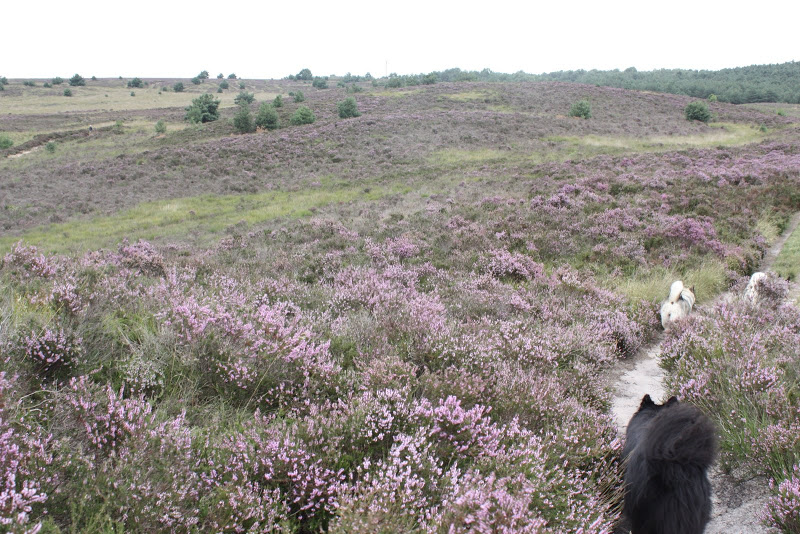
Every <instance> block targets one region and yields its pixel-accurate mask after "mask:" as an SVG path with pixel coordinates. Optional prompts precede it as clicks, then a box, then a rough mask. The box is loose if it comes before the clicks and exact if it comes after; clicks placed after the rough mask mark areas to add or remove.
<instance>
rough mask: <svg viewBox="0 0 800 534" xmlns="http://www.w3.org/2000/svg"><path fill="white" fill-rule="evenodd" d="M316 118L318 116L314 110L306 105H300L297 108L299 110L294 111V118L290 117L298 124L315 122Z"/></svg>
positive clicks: (291, 120) (290, 120) (293, 122)
mask: <svg viewBox="0 0 800 534" xmlns="http://www.w3.org/2000/svg"><path fill="white" fill-rule="evenodd" d="M315 120H317V118H316V117H315V116H314V112H313V111H311V110H310V109H309V108H307V107H306V106H300V107H299V108H297V111H295V112H294V115H292V118H291V119H289V122H291V123H292V124H293V125H295V126H298V125H300V124H313V123H314V121H315Z"/></svg>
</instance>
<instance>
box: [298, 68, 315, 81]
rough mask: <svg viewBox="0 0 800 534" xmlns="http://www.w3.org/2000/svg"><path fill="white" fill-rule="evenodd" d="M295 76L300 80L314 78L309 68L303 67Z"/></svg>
mask: <svg viewBox="0 0 800 534" xmlns="http://www.w3.org/2000/svg"><path fill="white" fill-rule="evenodd" d="M295 78H297V79H298V80H313V79H314V76H312V75H311V71H310V70H309V69H303V70H301V71H300V72H299V73H298V74H297V76H296V77H295Z"/></svg>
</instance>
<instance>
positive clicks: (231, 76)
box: [228, 73, 236, 80]
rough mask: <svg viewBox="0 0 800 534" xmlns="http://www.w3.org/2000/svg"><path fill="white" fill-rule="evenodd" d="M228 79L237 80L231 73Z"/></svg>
mask: <svg viewBox="0 0 800 534" xmlns="http://www.w3.org/2000/svg"><path fill="white" fill-rule="evenodd" d="M228 79H229V80H235V79H236V75H235V74H233V73H230V74H228Z"/></svg>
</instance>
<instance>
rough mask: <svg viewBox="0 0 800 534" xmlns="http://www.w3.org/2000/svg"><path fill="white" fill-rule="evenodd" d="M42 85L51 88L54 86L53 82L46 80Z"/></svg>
mask: <svg viewBox="0 0 800 534" xmlns="http://www.w3.org/2000/svg"><path fill="white" fill-rule="evenodd" d="M42 87H46V88H47V89H50V88H51V87H53V85H52V84H51V83H49V82H44V83H43V84H42Z"/></svg>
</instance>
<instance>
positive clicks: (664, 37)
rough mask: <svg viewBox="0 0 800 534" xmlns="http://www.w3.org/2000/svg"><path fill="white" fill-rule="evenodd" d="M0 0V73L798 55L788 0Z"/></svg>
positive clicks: (687, 61) (287, 70)
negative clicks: (0, 47)
mask: <svg viewBox="0 0 800 534" xmlns="http://www.w3.org/2000/svg"><path fill="white" fill-rule="evenodd" d="M4 4H5V5H4V6H3V8H2V12H1V15H2V17H1V18H0V35H2V37H3V39H2V42H3V54H2V56H0V76H6V77H9V78H37V77H38V78H51V77H54V76H61V77H63V78H67V77H69V76H72V75H73V74H75V73H79V74H81V75H82V76H84V77H89V76H97V77H98V78H105V77H117V76H123V77H133V76H139V77H142V78H144V77H180V78H183V77H185V78H191V77H193V76H195V75H196V74H197V73H199V72H200V71H201V70H208V71H209V73H210V74H211V76H216V75H217V74H218V73H223V74H225V75H226V76H227V75H228V74H230V73H235V74H236V75H237V76H239V77H241V78H283V77H285V76H288V75H289V74H296V73H297V72H299V71H300V70H301V69H302V68H309V69H311V71H312V73H313V74H314V75H328V74H340V75H341V74H345V73H347V72H351V73H352V74H365V73H367V72H370V73H372V74H373V75H374V76H383V75H385V74H386V73H387V72H388V73H391V72H396V73H398V74H416V73H423V72H430V71H432V70H444V69H448V68H452V67H459V68H461V69H464V70H481V69H483V68H489V69H491V70H493V71H495V72H516V71H519V70H523V71H525V72H528V73H534V74H538V73H542V72H551V71H557V70H570V69H581V68H582V69H587V70H589V69H600V70H605V69H615V68H618V69H625V68H627V67H631V66H633V67H636V68H637V69H639V70H652V69H660V68H686V69H712V70H717V69H722V68H727V67H737V66H747V65H753V64H765V63H784V62H787V61H794V60H800V38H798V33H800V32H799V31H798V30H799V29H800V2H798V1H797V0H782V1H780V2H778V1H773V0H761V1H760V2H747V3H743V2H742V3H740V2H735V1H733V2H730V1H728V2H720V1H716V2H715V1H709V0H692V1H685V0H674V1H671V2H646V1H641V0H637V1H627V0H625V1H619V0H609V1H602V0H595V1H572V2H570V1H568V0H564V1H561V2H559V1H558V0H548V1H547V2H537V1H531V0H527V1H526V0H515V1H513V2H512V1H507V0H494V1H488V2H481V3H470V2H469V1H468V0H467V1H464V0H461V1H458V2H452V1H446V2H440V1H437V0H427V1H421V0H401V1H389V2H382V1H380V0H370V1H362V0H354V1H344V2H334V1H317V0H280V1H279V2H274V1H273V2H270V1H260V2H253V3H252V5H251V4H250V2H247V1H241V0H240V1H229V2H219V1H218V2H213V3H211V2H206V1H204V0H196V1H194V2H185V1H181V0H128V1H125V0H123V1H109V0H37V1H19V0H16V1H9V2H4ZM741 6H746V7H741Z"/></svg>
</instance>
